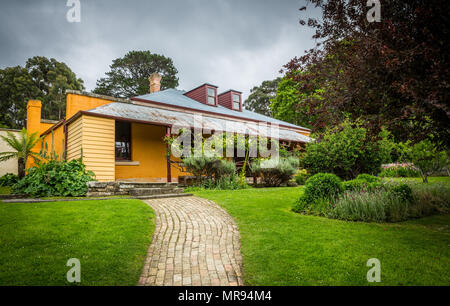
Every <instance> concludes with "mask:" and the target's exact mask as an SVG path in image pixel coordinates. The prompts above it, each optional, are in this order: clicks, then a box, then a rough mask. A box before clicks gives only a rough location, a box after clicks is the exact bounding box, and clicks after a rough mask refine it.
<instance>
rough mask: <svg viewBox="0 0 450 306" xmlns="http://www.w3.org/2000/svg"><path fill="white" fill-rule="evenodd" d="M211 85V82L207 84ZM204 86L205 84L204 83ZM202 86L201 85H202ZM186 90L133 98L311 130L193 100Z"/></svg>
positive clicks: (168, 90)
mask: <svg viewBox="0 0 450 306" xmlns="http://www.w3.org/2000/svg"><path fill="white" fill-rule="evenodd" d="M207 85H209V84H207ZM202 86H203V85H202ZM200 87H201V86H200ZM185 93H186V92H185V91H182V90H177V89H173V88H170V89H166V90H162V91H158V92H154V93H151V94H146V95H142V96H138V97H135V98H131V100H136V101H144V102H145V101H148V102H157V103H163V104H166V105H168V106H174V107H178V108H184V109H193V110H198V111H203V112H210V113H215V114H217V115H225V116H232V117H240V118H242V119H243V120H246V119H248V120H253V121H264V122H268V123H275V124H279V125H282V126H286V127H291V128H294V129H302V130H306V131H309V129H307V128H304V127H301V126H297V125H295V124H291V123H288V122H284V121H281V120H278V119H274V118H271V117H268V116H264V115H261V114H258V113H255V112H252V111H249V110H246V109H244V108H243V109H242V111H241V112H239V111H234V110H231V109H228V108H226V107H224V106H221V105H217V107H216V106H210V105H207V104H203V103H199V102H198V101H196V100H193V99H191V98H189V97H187V96H186V95H185Z"/></svg>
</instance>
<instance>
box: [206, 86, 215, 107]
mask: <svg viewBox="0 0 450 306" xmlns="http://www.w3.org/2000/svg"><path fill="white" fill-rule="evenodd" d="M210 89H211V90H213V91H214V96H210V95H209V90H210ZM210 97H211V98H212V97H213V98H214V103H212V104H211V103H209V98H210ZM206 104H207V105H213V106H215V105H217V88H214V87H211V86H206Z"/></svg>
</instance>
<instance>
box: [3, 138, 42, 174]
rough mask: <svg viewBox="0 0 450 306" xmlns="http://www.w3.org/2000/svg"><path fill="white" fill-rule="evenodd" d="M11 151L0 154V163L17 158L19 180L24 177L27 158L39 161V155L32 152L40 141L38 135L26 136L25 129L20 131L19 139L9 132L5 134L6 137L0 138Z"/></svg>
mask: <svg viewBox="0 0 450 306" xmlns="http://www.w3.org/2000/svg"><path fill="white" fill-rule="evenodd" d="M1 138H2V139H3V141H5V142H6V143H7V144H8V145H9V146H10V147H11V148H12V149H13V151H10V152H0V161H7V160H9V159H11V158H17V166H18V174H19V178H23V177H24V176H25V167H26V163H27V160H28V158H32V159H34V161H35V162H37V161H39V159H40V155H39V154H38V153H36V152H33V151H32V149H33V148H34V146H35V145H36V144H37V143H38V142H39V141H40V140H41V138H39V136H38V133H37V132H36V133H33V134H31V135H30V134H28V132H27V130H26V129H22V130H21V131H20V134H19V138H17V137H16V135H15V134H13V133H11V132H7V135H6V136H1Z"/></svg>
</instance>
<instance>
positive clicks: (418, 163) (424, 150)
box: [405, 139, 449, 183]
mask: <svg viewBox="0 0 450 306" xmlns="http://www.w3.org/2000/svg"><path fill="white" fill-rule="evenodd" d="M405 155H406V156H407V158H408V159H409V161H410V162H412V163H413V164H414V166H415V167H416V168H417V169H419V171H420V175H421V176H422V179H423V182H424V183H428V176H429V175H431V174H432V173H433V172H436V171H441V170H442V169H445V168H448V165H449V160H448V155H447V152H445V151H439V149H438V146H436V145H435V144H433V143H432V142H431V141H430V140H429V139H425V140H422V141H421V142H419V143H416V144H415V145H413V146H410V147H406V153H405Z"/></svg>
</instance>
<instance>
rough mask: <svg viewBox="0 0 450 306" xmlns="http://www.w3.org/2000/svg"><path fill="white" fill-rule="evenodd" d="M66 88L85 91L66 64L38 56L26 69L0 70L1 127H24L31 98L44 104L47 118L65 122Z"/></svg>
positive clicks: (32, 59)
mask: <svg viewBox="0 0 450 306" xmlns="http://www.w3.org/2000/svg"><path fill="white" fill-rule="evenodd" d="M66 89H75V90H82V89H83V81H82V80H81V79H77V77H76V75H75V73H73V72H72V71H71V70H70V68H69V67H67V65H66V64H64V63H61V62H58V61H56V60H55V59H53V58H52V59H47V58H45V57H42V56H35V57H33V58H30V59H28V60H27V62H26V65H25V67H21V66H16V67H7V68H5V69H0V101H1V105H0V124H1V125H4V126H7V127H10V128H21V127H24V126H25V119H26V111H27V102H28V100H30V99H38V100H41V101H42V104H43V109H42V116H43V117H44V118H46V119H58V120H59V119H62V118H63V117H64V116H65V105H66V98H65V91H66Z"/></svg>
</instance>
